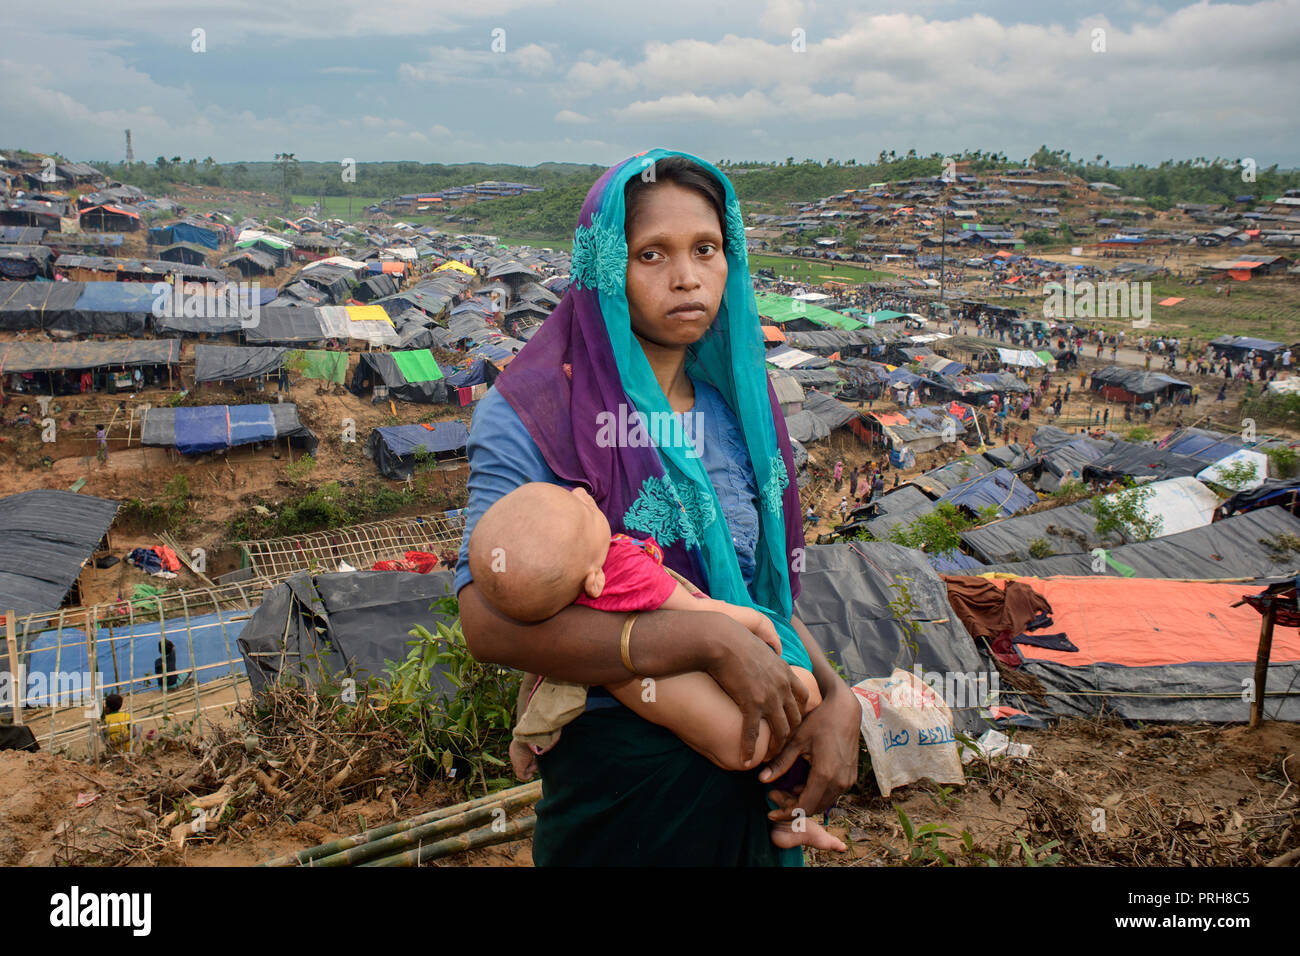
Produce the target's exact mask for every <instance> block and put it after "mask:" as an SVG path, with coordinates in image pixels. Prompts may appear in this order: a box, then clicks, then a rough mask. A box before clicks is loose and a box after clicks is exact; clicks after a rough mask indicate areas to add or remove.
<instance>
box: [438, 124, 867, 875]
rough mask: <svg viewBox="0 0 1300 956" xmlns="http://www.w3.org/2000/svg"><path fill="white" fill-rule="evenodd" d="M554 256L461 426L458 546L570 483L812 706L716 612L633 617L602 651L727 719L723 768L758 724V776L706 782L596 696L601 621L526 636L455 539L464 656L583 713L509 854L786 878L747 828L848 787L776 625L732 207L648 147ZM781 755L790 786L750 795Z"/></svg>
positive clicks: (838, 726)
mask: <svg viewBox="0 0 1300 956" xmlns="http://www.w3.org/2000/svg"><path fill="white" fill-rule="evenodd" d="M573 248H574V251H573V280H574V281H573V283H572V284H571V285H570V287H569V289H568V291H567V292H566V293H565V296H564V298H563V300H562V301H561V302H560V304H559V305H558V306H557V307H556V309H555V311H554V312H553V313H552V314H551V316H550V317H549V318H548V319H547V320H546V322H545V323H543V325H542V327H541V329H540V330H539V331H538V332H537V334H536V335H534V336H533V337H532V339H530V340H529V342H528V344H527V346H525V347H524V349H523V350H522V351H521V352H520V353H519V354H518V356H517V357H516V358H515V359H514V361H513V362H511V364H510V365H509V366H508V367H507V369H506V371H505V372H503V373H502V375H501V376H500V377H499V378H498V380H497V382H496V385H495V387H494V388H493V389H492V390H491V391H489V392H488V394H487V395H486V396H485V397H484V398H483V400H482V401H481V402H480V403H479V406H478V408H477V410H476V411H475V414H474V421H473V430H472V432H471V434H470V439H469V448H468V451H469V458H470V478H469V492H470V498H469V504H468V506H467V514H466V530H465V538H464V540H465V541H466V542H467V541H468V539H469V535H470V532H471V531H472V529H473V525H474V523H475V522H476V521H477V520H478V516H479V515H481V514H482V513H483V511H485V510H486V509H487V507H488V506H489V505H490V504H491V503H492V502H493V501H495V500H496V499H497V498H499V497H500V496H501V495H503V494H505V493H507V492H508V491H510V490H512V489H513V488H515V487H517V486H518V485H520V484H523V483H524V482H526V481H551V482H555V483H558V484H563V485H581V486H582V487H584V488H585V489H586V490H587V491H588V492H589V493H590V494H591V496H592V498H593V499H594V500H595V501H596V502H597V504H598V505H599V507H600V509H601V511H602V512H603V513H604V514H605V516H606V517H607V518H608V519H609V522H610V526H611V528H612V530H613V531H615V532H626V533H629V534H633V535H635V536H638V537H644V536H645V535H646V534H653V535H654V537H655V538H656V539H657V540H658V541H659V543H660V545H662V546H663V551H664V558H665V564H666V565H667V566H669V567H671V568H673V569H674V570H676V571H677V572H678V573H680V574H682V575H684V576H685V577H686V578H688V579H689V580H691V581H692V582H693V583H696V584H698V585H699V586H701V587H702V588H703V589H704V590H705V591H707V592H708V593H709V594H710V595H711V596H712V597H714V598H717V599H719V600H723V601H727V602H728V603H739V604H746V605H749V606H755V607H758V608H759V609H760V610H762V611H763V612H764V613H766V614H767V615H768V616H769V617H770V618H771V620H772V622H773V624H774V625H775V626H776V628H777V631H778V634H779V635H780V636H781V639H782V644H783V646H784V647H786V648H787V651H788V653H787V655H786V656H787V657H789V656H790V654H791V653H793V652H795V651H799V652H801V653H802V654H803V655H804V656H805V657H806V658H807V659H808V666H809V667H810V668H811V669H812V671H813V674H814V676H815V677H816V679H817V683H818V688H819V689H820V690H821V692H822V696H823V702H822V704H821V705H820V706H819V707H817V708H816V709H814V710H813V711H812V712H810V713H809V714H808V715H807V716H806V717H801V716H800V714H801V705H802V703H803V700H804V695H805V694H806V691H805V690H804V689H803V688H802V686H800V685H799V684H798V681H797V679H796V678H795V677H794V674H793V671H791V669H790V667H789V666H787V665H786V664H785V663H784V662H783V661H782V660H781V659H780V658H778V657H777V655H775V654H773V653H772V651H771V650H770V649H769V648H767V647H765V646H763V645H762V644H761V642H758V641H755V640H754V639H753V636H752V635H751V634H750V633H749V632H748V631H747V630H746V629H744V628H742V627H740V625H738V624H735V623H734V622H732V621H731V620H730V619H729V618H726V617H725V616H721V615H716V614H712V613H707V612H701V611H662V610H660V611H651V612H646V613H643V614H641V615H640V616H639V617H638V618H636V620H635V624H634V630H633V631H632V633H631V635H630V638H629V641H628V644H627V645H626V646H627V647H628V649H629V650H630V657H631V659H632V660H633V661H634V662H635V665H636V670H635V673H636V674H637V675H638V676H642V677H648V678H656V677H664V676H668V675H671V674H677V673H682V672H684V671H703V672H706V673H708V674H709V675H710V676H711V677H713V678H714V680H716V681H717V683H718V684H719V685H720V686H721V687H722V688H723V690H725V691H726V692H727V693H728V694H729V695H730V696H731V697H732V699H733V700H735V701H736V703H737V705H738V706H739V707H740V708H741V710H742V711H743V712H744V715H745V731H744V735H743V743H744V746H745V747H746V748H747V754H750V753H752V752H753V748H754V743H755V741H756V739H757V733H758V726H759V722H760V721H766V722H767V724H768V727H769V729H770V730H771V733H772V736H773V738H774V739H775V740H776V741H777V744H776V746H777V747H778V748H780V749H779V752H778V753H777V755H776V756H775V757H774V758H773V760H772V761H771V762H770V763H769V764H768V766H767V767H766V769H764V770H763V771H762V772H761V773H757V774H755V773H753V772H749V773H733V772H728V771H723V770H720V769H719V768H717V767H716V766H714V765H713V764H712V763H710V762H709V761H708V760H707V759H705V758H704V757H701V756H700V755H699V754H697V753H695V752H694V751H692V750H690V749H689V748H688V747H687V746H686V745H685V744H683V743H682V742H681V741H680V740H678V739H677V738H676V737H675V736H673V735H672V734H671V733H670V732H668V731H666V730H664V729H663V728H661V727H658V726H656V725H654V724H650V723H648V722H647V721H644V720H642V719H641V718H639V717H637V716H636V715H635V714H633V713H632V712H631V711H629V710H627V709H626V708H624V707H622V706H621V705H620V704H618V703H617V701H614V700H613V698H612V697H610V696H609V695H608V693H607V692H605V691H604V690H603V689H602V687H601V685H604V684H609V683H614V682H616V681H622V680H626V679H627V677H628V675H629V670H628V668H627V667H626V666H625V664H624V656H623V653H622V650H623V645H622V640H621V632H622V631H623V625H624V615H622V614H614V613H607V612H602V611H597V610H594V609H591V608H586V607H580V606H570V607H567V608H565V609H564V610H563V611H561V612H560V613H559V614H557V615H555V616H554V617H552V618H550V619H548V620H546V621H543V622H541V623H539V624H533V625H521V624H519V623H517V622H514V621H511V620H509V619H508V618H505V617H503V616H502V615H501V614H499V613H498V612H496V611H495V610H494V609H493V608H491V607H490V606H489V605H488V604H487V603H486V602H485V601H484V600H483V598H482V597H481V595H480V594H479V593H478V589H477V587H476V586H475V585H474V583H473V582H472V580H470V576H469V573H468V562H467V561H466V550H465V547H464V545H462V550H461V565H460V568H459V569H458V571H457V575H456V586H457V590H458V593H459V597H460V609H461V620H462V624H463V626H464V631H465V637H466V642H467V644H468V646H469V648H470V650H471V651H472V652H473V654H474V655H475V656H476V657H477V658H478V659H479V660H483V661H491V662H495V663H498V664H502V665H505V666H509V667H514V668H518V669H520V670H524V671H528V672H531V673H537V674H542V675H545V676H547V677H551V678H554V679H556V680H562V681H571V682H575V683H581V684H586V685H588V686H589V687H590V690H589V691H588V695H587V704H586V709H585V711H584V712H583V713H582V715H581V716H579V717H578V718H577V719H576V720H574V721H573V722H572V723H570V724H569V725H567V726H566V727H565V729H564V733H563V735H562V736H561V738H560V740H559V743H558V744H557V745H556V746H555V748H554V749H552V750H550V751H549V752H547V753H546V754H544V755H542V756H541V757H540V758H539V760H538V766H539V769H540V771H541V776H542V781H543V787H544V790H543V798H542V800H541V801H540V802H539V804H538V806H537V821H538V822H537V829H536V832H535V834H534V839H533V859H534V861H535V862H536V863H537V864H539V865H573V864H598V865H610V864H640V865H654V864H697V865H777V864H793V865H798V864H799V863H800V862H801V859H802V857H801V855H800V853H799V851H798V850H794V851H783V850H777V849H776V848H775V847H773V846H772V845H771V843H770V841H769V839H768V832H767V830H768V819H769V813H771V818H772V819H795V818H796V817H797V815H798V814H801V813H802V814H807V813H815V812H819V811H821V810H823V809H825V808H826V807H827V806H829V805H830V804H831V803H833V801H834V799H835V796H836V795H837V794H838V793H840V792H842V791H843V790H845V789H847V787H848V786H850V785H851V784H852V782H853V781H854V779H856V774H857V753H858V724H859V721H860V715H861V710H860V708H859V706H858V704H857V702H856V700H855V698H854V696H853V694H852V693H851V691H850V690H849V689H848V687H847V685H846V684H845V683H844V682H843V681H842V680H840V679H839V678H837V677H836V675H835V673H834V671H833V670H832V669H831V667H830V665H829V664H828V663H827V661H826V659H825V657H824V655H823V654H822V653H821V651H820V650H819V649H818V648H817V646H816V644H815V642H814V641H813V640H812V637H811V635H810V634H809V633H808V630H807V628H806V627H804V626H803V624H802V622H800V621H799V620H798V618H796V617H795V616H794V614H793V601H794V598H795V597H797V596H798V593H799V584H798V581H799V578H798V572H799V571H801V570H802V568H803V529H802V526H801V523H800V508H799V498H798V491H797V488H796V485H795V481H794V477H793V476H794V469H793V464H792V455H791V451H790V443H789V438H788V436H787V435H786V431H785V425H784V419H783V417H782V416H781V414H780V411H779V405H778V404H777V402H776V397H775V395H774V394H773V393H772V390H771V386H770V383H769V382H768V379H767V373H766V371H765V365H764V360H763V347H762V336H761V333H760V329H759V318H758V313H757V307H756V304H755V300H754V294H753V290H752V286H751V282H750V278H749V273H748V263H747V257H746V253H745V240H744V225H743V220H742V219H741V215H740V208H739V204H738V203H737V201H736V197H735V193H734V192H733V190H732V188H731V185H730V183H728V182H727V180H726V179H725V178H724V177H723V176H722V174H721V173H719V172H718V171H717V170H716V169H715V168H714V167H713V166H712V165H710V164H708V163H705V162H703V161H700V160H698V159H695V157H691V156H687V155H686V154H681V153H673V152H669V151H666V150H659V149H656V150H651V151H650V152H648V153H645V154H642V155H641V156H639V157H632V158H631V159H628V160H625V161H624V162H622V163H620V164H619V165H618V166H615V167H614V168H613V169H611V170H609V171H607V172H606V173H605V174H604V175H603V176H601V177H600V179H599V180H597V182H596V184H595V185H594V186H593V187H592V189H591V192H590V193H588V195H587V199H586V202H585V203H584V204H583V208H582V212H581V214H580V217H579V225H578V228H577V230H576V232H575V235H574V247H573ZM628 412H635V413H640V414H644V415H647V416H650V417H651V421H654V420H655V417H654V416H656V415H658V416H661V418H660V420H666V419H668V418H671V416H673V415H675V414H676V415H684V413H688V412H689V413H691V421H693V422H696V423H698V424H697V428H696V430H695V435H694V436H693V437H694V441H693V442H681V443H677V442H667V443H665V442H660V444H659V446H658V447H655V446H653V445H650V444H649V443H647V442H641V441H633V440H632V439H633V437H634V436H635V435H636V433H637V431H638V430H637V429H635V428H632V429H630V430H629V431H628V432H627V434H626V436H625V440H622V441H612V440H611V435H612V433H613V431H614V430H613V429H608V428H600V427H599V423H600V420H601V416H614V417H618V418H621V417H623V414H624V413H628ZM642 434H644V433H642ZM614 437H615V438H617V436H614ZM800 649H801V650H800ZM782 742H784V747H781V744H782ZM800 756H803V757H805V758H806V759H807V760H808V764H809V771H808V772H809V776H808V781H807V784H806V785H805V786H803V787H802V788H801V789H800V788H798V787H797V786H796V785H795V784H794V783H789V784H787V785H786V786H785V788H784V789H783V790H771V791H770V792H769V790H768V787H769V786H770V785H771V784H772V783H773V782H774V781H777V780H778V778H780V777H781V775H782V774H784V773H785V772H786V771H787V770H789V769H790V767H791V766H792V765H794V764H795V762H796V760H797V759H798V758H799V757H800ZM769 796H770V797H771V798H772V800H773V803H771V804H769V802H768V797H769ZM773 807H775V809H773Z"/></svg>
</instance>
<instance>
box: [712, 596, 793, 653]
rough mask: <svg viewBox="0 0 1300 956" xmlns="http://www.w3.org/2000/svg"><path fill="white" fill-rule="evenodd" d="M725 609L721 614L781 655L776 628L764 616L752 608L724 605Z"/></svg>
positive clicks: (779, 640) (779, 639)
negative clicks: (742, 626) (747, 629)
mask: <svg viewBox="0 0 1300 956" xmlns="http://www.w3.org/2000/svg"><path fill="white" fill-rule="evenodd" d="M725 607H726V608H727V610H726V611H724V612H723V613H724V614H726V615H727V616H728V617H730V618H731V619H732V620H733V621H735V622H737V623H738V624H742V625H744V626H745V627H747V628H749V630H750V631H751V632H753V635H754V636H755V637H757V638H758V639H759V640H760V641H762V642H763V643H764V644H766V645H767V646H768V647H770V648H772V650H774V651H776V652H777V653H778V654H780V653H781V638H779V637H777V634H776V627H775V626H774V625H773V624H772V622H771V621H770V620H768V617H767V615H766V614H764V613H763V612H761V611H756V610H754V609H753V608H752V607H737V606H736V605H734V604H727V605H725Z"/></svg>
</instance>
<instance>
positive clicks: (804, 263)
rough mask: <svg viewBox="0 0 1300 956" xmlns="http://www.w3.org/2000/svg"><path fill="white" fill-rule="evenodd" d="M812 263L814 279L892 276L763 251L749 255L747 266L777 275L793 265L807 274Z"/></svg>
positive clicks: (860, 279) (791, 269) (787, 272)
mask: <svg viewBox="0 0 1300 956" xmlns="http://www.w3.org/2000/svg"><path fill="white" fill-rule="evenodd" d="M810 264H811V265H812V272H811V275H812V277H813V278H814V279H817V280H820V281H825V280H826V279H834V280H835V281H837V282H850V283H857V282H882V281H884V280H886V279H892V278H894V274H893V273H892V272H880V271H879V270H876V269H867V268H865V267H863V266H859V265H853V264H850V263H847V262H829V261H827V260H824V259H800V258H797V257H795V256H773V255H767V254H764V253H755V254H754V255H751V256H750V257H749V268H750V271H751V272H757V271H758V270H759V269H771V270H773V271H774V272H775V273H776V274H777V275H793V274H795V267H796V266H797V267H798V272H799V274H801V275H808V274H809V271H808V266H809V265H810Z"/></svg>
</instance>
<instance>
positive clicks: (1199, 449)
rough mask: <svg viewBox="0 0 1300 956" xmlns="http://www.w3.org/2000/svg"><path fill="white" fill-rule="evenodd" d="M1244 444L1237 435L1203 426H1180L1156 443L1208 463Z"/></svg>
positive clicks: (1158, 446) (1229, 453) (1219, 459)
mask: <svg viewBox="0 0 1300 956" xmlns="http://www.w3.org/2000/svg"><path fill="white" fill-rule="evenodd" d="M1243 445H1245V442H1243V441H1242V440H1241V439H1240V438H1238V437H1237V436H1236V435H1225V434H1223V433H1222V432H1216V431H1207V430H1205V429H1202V428H1179V429H1178V430H1176V431H1173V432H1170V433H1169V435H1168V436H1166V437H1165V438H1164V439H1162V440H1161V441H1159V442H1157V443H1156V447H1157V448H1163V449H1164V450H1165V451H1171V452H1173V453H1174V454H1176V455H1186V456H1188V457H1189V458H1196V459H1199V460H1200V461H1202V462H1204V463H1205V464H1207V465H1212V464H1214V463H1215V462H1216V461H1221V460H1222V459H1224V458H1226V457H1227V456H1228V455H1231V454H1232V453H1233V452H1234V451H1236V450H1237V449H1239V448H1241V447H1242V446H1243Z"/></svg>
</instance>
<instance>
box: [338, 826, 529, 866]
mask: <svg viewBox="0 0 1300 956" xmlns="http://www.w3.org/2000/svg"><path fill="white" fill-rule="evenodd" d="M535 826H537V817H536V816H534V815H531V814H530V815H529V816H526V817H523V818H521V819H518V820H511V821H510V822H509V823H507V824H506V825H505V826H504V827H503V828H502V829H500V830H496V831H494V830H493V829H492V827H491V826H486V827H482V828H480V829H478V830H470V831H468V832H466V833H461V834H458V835H456V836H452V837H447V838H446V839H445V840H439V841H438V842H437V843H430V844H427V845H426V846H422V847H419V848H417V849H414V850H407V851H406V852H404V853H397V854H395V855H393V856H386V857H383V858H382V859H379V860H372V861H370V862H369V863H363V864H362V866H419V865H420V864H421V863H428V862H429V861H430V860H436V859H439V858H440V857H444V856H450V855H451V854H453V853H464V852H465V851H467V850H476V849H478V848H480V847H485V846H493V845H494V844H497V843H509V842H511V841H512V840H518V839H520V838H522V837H525V836H527V835H528V834H530V833H532V832H533V828H534V827H535Z"/></svg>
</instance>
